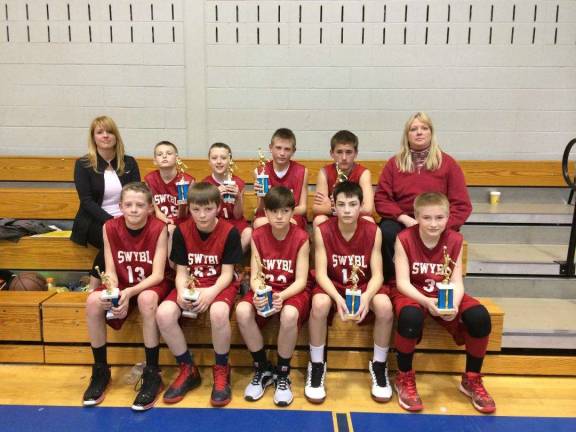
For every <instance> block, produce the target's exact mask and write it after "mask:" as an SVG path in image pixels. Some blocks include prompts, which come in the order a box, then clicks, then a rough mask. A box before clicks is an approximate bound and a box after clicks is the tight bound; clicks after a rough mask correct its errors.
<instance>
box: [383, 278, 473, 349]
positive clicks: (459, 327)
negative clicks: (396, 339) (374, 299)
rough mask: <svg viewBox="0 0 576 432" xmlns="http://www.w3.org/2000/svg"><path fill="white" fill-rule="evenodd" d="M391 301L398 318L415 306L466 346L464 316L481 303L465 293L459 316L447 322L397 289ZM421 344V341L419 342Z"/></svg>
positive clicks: (457, 342)
mask: <svg viewBox="0 0 576 432" xmlns="http://www.w3.org/2000/svg"><path fill="white" fill-rule="evenodd" d="M390 300H391V301H392V306H393V307H394V314H395V315H396V318H398V317H399V316H400V312H401V311H402V309H403V308H405V307H406V306H413V307H415V308H418V309H420V310H421V311H422V312H424V316H425V317H426V316H430V317H432V319H433V320H434V321H436V322H437V323H438V324H439V325H441V326H442V327H444V328H445V329H446V330H447V331H448V333H450V335H452V338H453V339H454V342H456V344H457V345H464V333H465V332H466V327H465V326H464V323H463V322H462V314H463V313H464V312H466V311H467V310H468V309H470V308H472V307H474V306H478V305H479V304H480V302H479V301H478V300H476V299H475V298H474V297H471V296H469V295H468V294H466V293H464V297H462V301H461V302H460V307H459V308H458V314H457V315H456V318H454V319H453V320H452V321H445V320H443V319H442V318H441V317H435V316H432V315H430V313H429V312H428V310H427V309H426V308H425V307H423V306H422V305H420V304H419V303H418V302H417V301H416V300H414V299H412V298H410V297H408V296H405V295H404V294H402V293H401V292H400V291H398V290H397V289H392V290H391V291H390ZM418 342H420V340H418Z"/></svg>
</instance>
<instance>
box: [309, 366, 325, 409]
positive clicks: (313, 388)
mask: <svg viewBox="0 0 576 432" xmlns="http://www.w3.org/2000/svg"><path fill="white" fill-rule="evenodd" d="M325 378H326V363H325V362H322V363H311V362H308V370H307V372H306V386H305V387H304V396H306V399H308V400H309V401H310V402H312V403H322V402H324V399H326V388H325V387H324V379H325Z"/></svg>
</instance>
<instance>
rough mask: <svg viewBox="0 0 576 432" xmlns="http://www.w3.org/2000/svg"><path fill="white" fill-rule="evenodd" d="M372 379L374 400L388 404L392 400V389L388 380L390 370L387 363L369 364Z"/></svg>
mask: <svg viewBox="0 0 576 432" xmlns="http://www.w3.org/2000/svg"><path fill="white" fill-rule="evenodd" d="M368 370H369V371H370V378H372V390H371V394H372V399H374V400H375V401H376V402H388V401H389V400H390V399H391V398H392V387H391V386H390V380H389V379H388V368H387V367H386V363H382V362H372V361H371V362H370V363H368Z"/></svg>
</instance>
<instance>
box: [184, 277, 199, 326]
mask: <svg viewBox="0 0 576 432" xmlns="http://www.w3.org/2000/svg"><path fill="white" fill-rule="evenodd" d="M197 287H198V279H196V277H195V276H194V275H192V274H191V275H189V276H188V287H187V288H186V289H185V290H184V293H183V294H182V297H183V298H184V300H188V301H191V302H195V301H196V300H198V297H199V296H200V293H199V292H198V290H197V289H196V288H197ZM182 316H183V317H186V318H197V317H198V314H197V313H196V312H193V311H191V310H183V311H182Z"/></svg>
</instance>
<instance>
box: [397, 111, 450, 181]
mask: <svg viewBox="0 0 576 432" xmlns="http://www.w3.org/2000/svg"><path fill="white" fill-rule="evenodd" d="M414 120H420V121H421V122H422V123H424V124H425V125H427V126H428V127H429V128H430V133H431V135H432V137H431V141H430V147H429V151H428V157H427V158H426V162H425V163H424V166H425V167H426V169H427V170H428V171H435V170H437V169H438V168H440V165H442V151H441V150H440V146H439V145H438V141H436V133H435V132H434V125H433V124H432V119H431V118H430V117H429V116H428V114H426V113H425V112H417V113H415V114H412V115H411V116H410V118H409V119H408V121H407V122H406V124H405V125H404V133H403V134H402V141H401V143H400V152H398V154H396V166H397V167H398V170H400V172H413V171H414V164H413V162H412V155H411V154H410V143H409V142H408V132H409V131H410V127H411V126H412V123H413V122H414Z"/></svg>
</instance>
